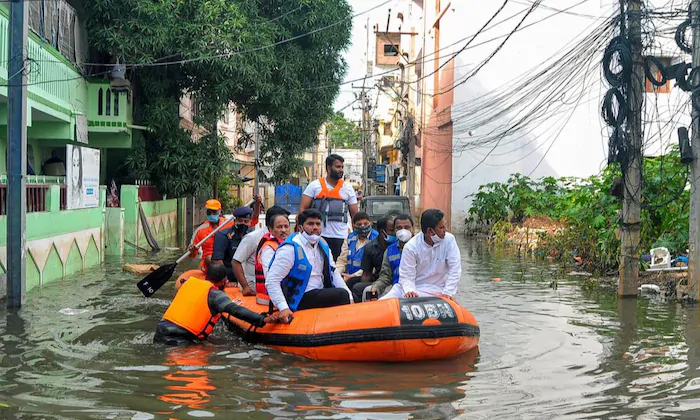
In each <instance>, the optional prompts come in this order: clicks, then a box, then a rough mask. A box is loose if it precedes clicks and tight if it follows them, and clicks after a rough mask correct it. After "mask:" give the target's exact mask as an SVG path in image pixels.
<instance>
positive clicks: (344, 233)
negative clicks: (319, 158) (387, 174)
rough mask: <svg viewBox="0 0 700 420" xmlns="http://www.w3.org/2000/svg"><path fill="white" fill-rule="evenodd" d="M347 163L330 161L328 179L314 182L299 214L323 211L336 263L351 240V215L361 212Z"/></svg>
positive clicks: (338, 159) (336, 158) (325, 236)
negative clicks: (347, 176)
mask: <svg viewBox="0 0 700 420" xmlns="http://www.w3.org/2000/svg"><path fill="white" fill-rule="evenodd" d="M344 162H345V160H344V159H343V157H342V156H339V155H330V156H328V157H327V158H326V177H325V178H321V179H317V180H315V181H313V182H311V183H310V184H309V185H308V186H307V187H306V190H304V194H303V196H302V197H301V205H300V206H299V213H303V212H304V210H306V209H308V208H314V209H316V210H318V211H320V212H321V215H322V217H323V220H322V222H323V226H322V227H323V233H322V236H323V239H325V240H326V243H328V247H329V248H330V249H331V254H332V258H333V261H336V260H337V259H338V257H339V256H340V251H341V248H342V247H343V242H345V239H346V238H347V237H348V233H349V232H348V220H349V219H348V212H350V217H351V218H352V217H354V216H355V213H357V195H356V194H355V190H353V189H352V185H350V184H349V183H348V184H346V183H344V181H343V170H344V167H345V163H344Z"/></svg>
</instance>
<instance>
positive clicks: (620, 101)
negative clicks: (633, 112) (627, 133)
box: [601, 88, 627, 127]
mask: <svg viewBox="0 0 700 420" xmlns="http://www.w3.org/2000/svg"><path fill="white" fill-rule="evenodd" d="M613 97H614V98H615V99H616V100H617V113H616V112H615V109H614V107H613ZM601 111H602V116H603V120H605V122H606V123H607V124H608V125H609V126H611V127H620V126H621V125H622V124H623V123H624V122H625V119H627V100H625V96H624V95H623V94H622V92H620V91H619V90H618V89H615V88H611V89H610V90H608V92H607V93H606V94H605V98H603V108H602V110H601Z"/></svg>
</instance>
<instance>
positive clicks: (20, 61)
mask: <svg viewBox="0 0 700 420" xmlns="http://www.w3.org/2000/svg"><path fill="white" fill-rule="evenodd" d="M27 27H28V25H27V2H26V1H24V0H11V2H10V28H9V32H10V37H9V54H8V56H9V57H10V59H9V63H8V69H7V70H8V75H9V80H8V87H7V112H8V114H7V154H8V159H7V163H8V165H7V175H8V176H7V307H8V308H10V309H15V308H20V307H21V306H22V305H23V304H24V301H25V292H26V265H25V261H26V260H25V250H26V247H27V237H26V234H25V232H26V230H25V228H26V212H27V192H26V191H27V185H26V171H27V74H26V72H25V68H24V65H25V63H26V62H27V48H26V46H27Z"/></svg>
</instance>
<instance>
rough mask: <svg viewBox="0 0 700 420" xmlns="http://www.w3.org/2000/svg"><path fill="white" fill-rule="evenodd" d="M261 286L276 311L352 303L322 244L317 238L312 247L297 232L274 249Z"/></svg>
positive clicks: (327, 250)
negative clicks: (263, 287)
mask: <svg viewBox="0 0 700 420" xmlns="http://www.w3.org/2000/svg"><path fill="white" fill-rule="evenodd" d="M265 287H266V288H267V291H268V294H269V296H270V300H271V301H272V303H273V305H274V306H276V307H277V309H278V310H279V311H283V310H285V309H290V310H291V311H297V310H302V309H311V308H327V307H331V306H337V305H345V304H348V303H350V302H351V300H352V296H351V293H350V290H349V289H348V286H347V285H346V284H345V281H343V278H342V277H341V276H340V273H338V271H337V270H336V269H335V263H334V262H333V259H332V257H331V253H330V249H329V247H328V245H327V244H326V243H325V241H324V240H323V239H322V238H319V240H318V242H317V243H316V244H312V243H311V242H309V239H308V238H307V237H306V236H305V235H304V234H300V233H294V234H292V235H290V236H289V237H288V238H287V239H286V240H285V241H284V242H282V244H281V245H280V246H279V248H277V252H275V256H274V257H273V258H272V261H271V262H270V267H269V269H268V271H267V276H266V278H265Z"/></svg>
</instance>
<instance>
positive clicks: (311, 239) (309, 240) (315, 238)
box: [301, 232, 321, 245]
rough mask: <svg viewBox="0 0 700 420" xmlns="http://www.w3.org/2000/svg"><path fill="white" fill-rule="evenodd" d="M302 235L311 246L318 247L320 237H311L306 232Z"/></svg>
mask: <svg viewBox="0 0 700 420" xmlns="http://www.w3.org/2000/svg"><path fill="white" fill-rule="evenodd" d="M301 234H302V235H303V236H304V238H306V240H307V241H308V242H309V243H310V244H311V245H316V244H317V243H318V240H319V239H321V237H320V236H318V235H309V234H308V233H306V232H302V233H301Z"/></svg>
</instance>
